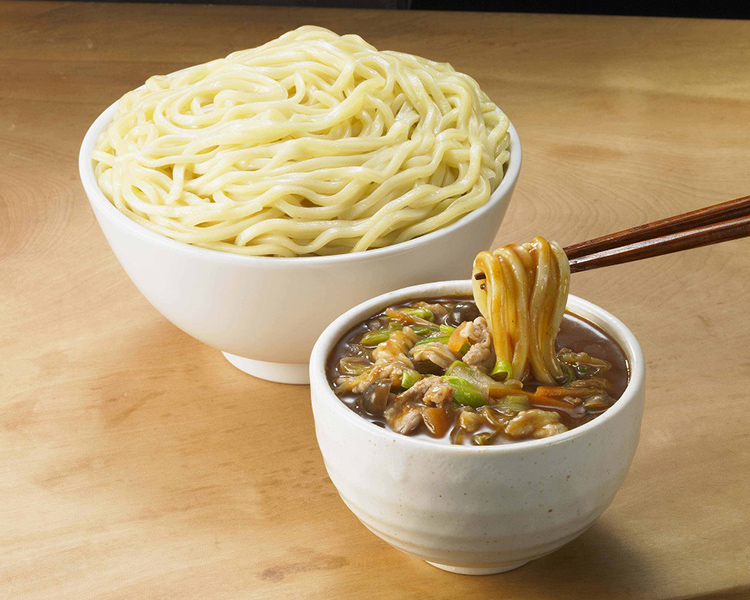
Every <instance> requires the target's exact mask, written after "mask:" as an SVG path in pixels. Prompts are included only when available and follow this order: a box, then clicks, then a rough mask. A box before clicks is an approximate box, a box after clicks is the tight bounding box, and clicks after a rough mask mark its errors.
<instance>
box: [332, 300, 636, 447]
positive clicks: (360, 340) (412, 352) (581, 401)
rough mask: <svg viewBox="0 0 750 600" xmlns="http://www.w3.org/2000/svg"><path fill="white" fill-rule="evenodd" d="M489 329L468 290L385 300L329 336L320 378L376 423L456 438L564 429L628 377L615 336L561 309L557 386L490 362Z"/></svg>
mask: <svg viewBox="0 0 750 600" xmlns="http://www.w3.org/2000/svg"><path fill="white" fill-rule="evenodd" d="M489 335H490V334H489V331H488V328H487V326H486V322H485V321H484V319H483V318H482V317H481V315H480V312H479V310H478V309H477V307H476V304H475V303H474V301H473V300H472V299H471V298H467V297H458V296H456V297H443V298H438V299H417V300H412V301H409V302H406V303H401V304H397V305H393V306H391V307H388V308H387V309H385V310H384V311H381V312H380V313H378V314H376V315H374V316H372V317H370V318H368V319H366V320H365V321H363V322H362V323H360V324H358V325H357V326H355V327H353V328H352V329H350V330H349V331H348V332H347V333H346V334H345V335H344V336H343V337H342V338H341V339H340V340H339V341H338V342H337V344H336V346H335V347H334V349H333V351H332V352H331V354H330V356H329V357H328V361H327V365H326V374H327V377H328V382H329V384H330V385H331V387H332V389H333V390H334V391H335V392H336V394H337V395H338V396H339V398H340V399H341V401H342V402H343V403H344V404H346V405H347V406H348V407H349V408H350V409H351V410H353V411H354V412H356V413H357V414H359V415H360V416H362V417H363V418H365V419H367V420H368V421H370V422H372V423H373V424H375V425H377V426H380V427H383V428H386V429H391V430H392V431H395V432H397V433H402V434H405V435H411V436H413V437H419V438H425V439H431V440H436V441H441V442H445V443H452V444H464V445H495V444H507V443H514V442H522V441H524V440H529V439H539V438H544V437H549V436H551V435H557V434H559V433H563V432H564V431H568V430H570V429H574V428H576V427H579V426H580V425H583V424H584V423H587V422H589V421H591V420H592V419H594V418H596V417H597V416H598V415H600V414H602V413H603V412H605V411H606V410H607V409H608V408H609V407H610V406H612V405H613V404H614V403H615V402H616V401H617V400H618V399H619V398H620V396H621V395H622V393H623V392H624V391H625V388H626V387H627V384H628V378H629V366H628V362H627V359H626V357H625V353H624V352H623V350H622V349H621V348H620V346H619V345H618V344H617V343H616V342H615V341H614V340H613V339H612V338H611V337H610V336H609V335H607V334H606V333H605V332H604V331H602V330H601V329H600V328H598V327H597V326H595V325H594V324H592V323H590V322H588V321H587V320H585V319H583V318H581V317H578V316H576V315H573V314H571V313H569V312H566V313H565V316H564V317H563V320H562V324H561V326H560V331H559V333H558V335H557V338H556V351H557V356H558V359H559V361H560V364H561V366H562V367H563V370H564V380H563V379H562V378H561V381H559V382H558V385H556V386H550V385H540V384H539V383H538V382H535V381H533V380H532V379H531V378H530V377H528V376H526V377H523V378H521V380H511V379H508V378H507V376H505V374H504V373H502V372H496V371H497V365H495V367H494V369H493V367H492V365H493V361H494V354H493V353H492V350H491V338H489V343H488V338H487V336H489ZM493 371H495V372H494V373H493Z"/></svg>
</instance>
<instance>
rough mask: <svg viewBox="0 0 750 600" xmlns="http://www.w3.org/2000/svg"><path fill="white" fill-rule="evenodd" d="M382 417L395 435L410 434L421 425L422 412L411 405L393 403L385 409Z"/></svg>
mask: <svg viewBox="0 0 750 600" xmlns="http://www.w3.org/2000/svg"><path fill="white" fill-rule="evenodd" d="M384 416H385V421H386V423H388V426H389V427H390V428H391V429H393V431H395V432H396V433H404V434H406V433H411V432H412V431H414V430H415V429H416V428H417V427H419V426H420V425H421V424H422V411H421V410H420V409H419V407H417V406H414V405H413V404H411V403H404V402H394V403H393V404H391V405H390V406H389V407H388V408H386V409H385V415H384Z"/></svg>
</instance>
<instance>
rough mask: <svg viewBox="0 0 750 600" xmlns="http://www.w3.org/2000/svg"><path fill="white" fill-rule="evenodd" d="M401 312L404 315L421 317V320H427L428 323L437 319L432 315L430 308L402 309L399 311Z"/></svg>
mask: <svg viewBox="0 0 750 600" xmlns="http://www.w3.org/2000/svg"><path fill="white" fill-rule="evenodd" d="M398 311H399V312H402V313H404V314H405V315H410V316H412V317H419V318H420V319H425V320H426V321H432V320H433V319H434V318H435V315H433V314H432V311H431V310H430V309H429V308H424V307H420V308H400V309H398Z"/></svg>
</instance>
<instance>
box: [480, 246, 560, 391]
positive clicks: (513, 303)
mask: <svg viewBox="0 0 750 600" xmlns="http://www.w3.org/2000/svg"><path fill="white" fill-rule="evenodd" d="M472 275H473V276H472V285H473V291H474V300H475V301H476V304H477V308H479V310H480V312H481V313H482V315H483V316H484V318H485V319H486V320H487V323H488V325H489V327H490V331H491V332H492V341H493V345H494V349H495V356H496V359H497V361H498V363H499V364H500V363H502V362H503V361H505V362H507V363H509V365H510V369H511V370H510V373H509V376H510V377H512V378H513V379H522V378H523V377H524V376H525V375H527V374H529V373H530V374H531V375H532V376H533V378H534V380H536V381H537V382H539V383H545V384H555V383H557V382H559V381H560V380H561V379H563V378H564V373H563V371H562V367H561V365H560V361H559V359H558V357H557V352H556V350H555V338H556V337H557V333H558V331H559V330H560V323H561V322H562V318H563V315H564V314H565V306H566V304H567V300H568V291H569V289H570V266H569V265H568V257H567V256H566V254H565V252H563V249H562V248H561V247H560V246H559V244H557V243H556V242H548V241H547V240H545V239H544V238H541V237H536V238H534V239H533V240H532V241H531V242H528V243H525V244H522V245H519V244H510V245H507V246H503V247H502V248H498V249H497V250H495V251H494V252H480V253H479V254H478V255H477V257H476V259H475V260H474V269H473V273H472Z"/></svg>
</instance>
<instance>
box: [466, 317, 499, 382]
mask: <svg viewBox="0 0 750 600" xmlns="http://www.w3.org/2000/svg"><path fill="white" fill-rule="evenodd" d="M460 335H461V337H463V338H464V339H465V340H466V342H468V343H469V344H470V347H469V350H468V351H467V352H466V354H464V357H463V361H464V362H465V363H466V364H467V365H472V366H474V367H476V368H477V369H479V370H480V371H483V372H484V373H489V372H490V371H491V370H492V367H493V366H494V365H495V350H494V348H493V347H492V336H491V335H490V330H489V327H488V326H487V321H486V320H485V319H484V317H477V318H476V319H474V320H473V321H471V322H469V323H467V324H466V325H465V326H464V327H463V329H461V332H460Z"/></svg>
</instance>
